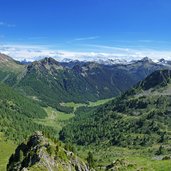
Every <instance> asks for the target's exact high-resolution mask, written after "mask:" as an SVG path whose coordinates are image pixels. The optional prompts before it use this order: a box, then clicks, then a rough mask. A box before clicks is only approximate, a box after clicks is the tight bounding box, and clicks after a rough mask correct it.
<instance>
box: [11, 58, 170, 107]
mask: <svg viewBox="0 0 171 171" xmlns="http://www.w3.org/2000/svg"><path fill="white" fill-rule="evenodd" d="M168 67H169V66H164V65H160V64H156V63H154V62H152V61H150V60H149V59H148V58H147V59H146V58H145V59H143V60H140V61H136V62H134V63H132V64H129V65H122V64H118V65H103V64H98V63H95V62H86V63H81V62H80V63H79V62H76V63H75V64H73V67H72V68H70V67H67V66H66V65H65V66H64V64H62V63H59V62H57V61H56V60H54V59H53V58H44V59H42V60H40V61H35V62H33V63H31V64H29V65H28V66H27V68H26V70H25V71H24V73H23V72H22V73H21V76H20V77H19V78H20V79H19V80H18V82H17V83H16V84H14V85H15V87H16V88H17V89H20V90H21V91H22V92H24V93H25V94H26V95H28V96H31V97H33V98H35V99H37V100H39V101H42V102H43V103H44V104H46V105H50V106H52V107H55V108H57V109H58V110H63V108H62V106H60V105H59V103H61V102H71V101H74V102H77V103H78V102H88V101H96V100H99V99H104V98H111V97H113V96H117V95H119V94H121V93H122V92H125V91H126V90H128V89H129V88H131V87H132V86H133V85H135V84H136V83H137V82H139V81H141V80H142V79H144V78H145V77H146V76H148V75H149V74H151V73H152V72H153V71H156V70H158V69H162V68H168Z"/></svg>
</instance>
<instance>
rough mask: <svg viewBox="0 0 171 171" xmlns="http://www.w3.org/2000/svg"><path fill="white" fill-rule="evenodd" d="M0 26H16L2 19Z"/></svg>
mask: <svg viewBox="0 0 171 171" xmlns="http://www.w3.org/2000/svg"><path fill="white" fill-rule="evenodd" d="M0 26H3V27H16V25H15V24H9V23H5V22H3V21H0Z"/></svg>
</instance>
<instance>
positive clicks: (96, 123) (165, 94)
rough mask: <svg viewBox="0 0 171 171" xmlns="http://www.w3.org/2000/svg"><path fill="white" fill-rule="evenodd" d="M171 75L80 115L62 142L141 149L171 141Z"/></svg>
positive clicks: (148, 81) (164, 74)
mask: <svg viewBox="0 0 171 171" xmlns="http://www.w3.org/2000/svg"><path fill="white" fill-rule="evenodd" d="M170 78H171V71H170V70H162V71H156V72H154V73H152V74H151V75H149V76H148V77H147V78H146V79H145V80H144V81H142V82H140V83H139V84H137V86H135V87H134V88H133V89H131V90H129V91H127V92H126V93H124V94H123V95H121V96H120V97H117V98H115V99H114V100H113V101H111V102H109V103H107V104H105V105H103V106H101V107H100V108H97V109H94V110H92V112H89V113H88V114H85V113H84V112H82V113H80V114H78V115H77V116H76V117H75V118H74V119H73V120H72V122H71V123H70V124H69V125H67V126H66V127H64V128H63V130H62V131H61V133H60V139H61V140H63V141H64V142H72V143H76V144H78V145H88V144H101V145H102V144H107V145H114V146H122V147H132V148H136V147H140V146H152V145H155V144H163V145H164V146H165V148H166V150H169V148H170V145H169V144H170V140H171V115H170V106H171V103H170V95H171V82H170Z"/></svg>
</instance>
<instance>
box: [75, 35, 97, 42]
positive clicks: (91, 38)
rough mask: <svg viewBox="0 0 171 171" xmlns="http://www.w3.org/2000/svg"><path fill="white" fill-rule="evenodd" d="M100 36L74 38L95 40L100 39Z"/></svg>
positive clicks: (77, 39)
mask: <svg viewBox="0 0 171 171" xmlns="http://www.w3.org/2000/svg"><path fill="white" fill-rule="evenodd" d="M98 38H99V36H90V37H79V38H76V39H74V40H75V41H83V40H95V39H98Z"/></svg>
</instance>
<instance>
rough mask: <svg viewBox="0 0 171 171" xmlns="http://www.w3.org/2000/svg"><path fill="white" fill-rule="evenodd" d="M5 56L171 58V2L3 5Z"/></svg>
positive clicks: (0, 29) (45, 0)
mask: <svg viewBox="0 0 171 171" xmlns="http://www.w3.org/2000/svg"><path fill="white" fill-rule="evenodd" d="M0 7H1V10H0V51H1V52H3V53H7V54H9V55H11V56H13V57H14V58H16V59H19V60H21V59H22V58H27V59H34V57H37V56H46V55H47V56H55V57H56V58H58V57H59V58H64V57H67V58H70V57H71V58H81V57H82V56H83V58H85V57H89V58H91V57H92V58H96V57H106V58H108V57H111V58H117V57H118V58H123V59H130V58H131V59H132V58H137V57H138V58H140V57H144V56H149V57H151V58H161V57H166V58H170V57H171V49H170V47H171V36H170V35H171V22H170V21H171V10H170V9H171V1H170V0H28V1H26V0H25V1H24V0H0Z"/></svg>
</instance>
